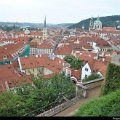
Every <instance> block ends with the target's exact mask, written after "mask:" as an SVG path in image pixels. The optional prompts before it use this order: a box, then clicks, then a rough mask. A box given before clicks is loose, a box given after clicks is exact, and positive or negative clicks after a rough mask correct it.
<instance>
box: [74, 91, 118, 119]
mask: <svg viewBox="0 0 120 120" xmlns="http://www.w3.org/2000/svg"><path fill="white" fill-rule="evenodd" d="M75 116H115V117H116V116H120V89H119V90H117V91H115V92H112V93H110V94H108V95H106V96H102V97H99V98H95V99H93V100H91V101H89V102H87V103H86V104H83V105H82V106H81V107H80V109H79V110H78V111H77V112H76V113H75Z"/></svg>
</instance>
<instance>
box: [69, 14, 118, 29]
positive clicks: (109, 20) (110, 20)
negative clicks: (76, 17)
mask: <svg viewBox="0 0 120 120" xmlns="http://www.w3.org/2000/svg"><path fill="white" fill-rule="evenodd" d="M99 18H100V20H101V22H102V25H103V27H108V26H109V27H117V26H120V15H112V16H105V17H99ZM90 19H91V18H88V19H85V20H82V21H80V22H78V23H76V24H73V25H71V26H69V27H68V28H69V29H74V28H82V26H83V25H84V28H85V29H86V30H88V29H89V22H90ZM96 19H97V17H96V18H93V20H94V21H95V20H96Z"/></svg>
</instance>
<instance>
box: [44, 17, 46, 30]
mask: <svg viewBox="0 0 120 120" xmlns="http://www.w3.org/2000/svg"><path fill="white" fill-rule="evenodd" d="M44 28H46V16H45V19H44Z"/></svg>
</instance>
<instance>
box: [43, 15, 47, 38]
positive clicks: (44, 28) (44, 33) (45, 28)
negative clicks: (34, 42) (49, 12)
mask: <svg viewBox="0 0 120 120" xmlns="http://www.w3.org/2000/svg"><path fill="white" fill-rule="evenodd" d="M43 40H47V27H46V16H45V19H44V27H43Z"/></svg>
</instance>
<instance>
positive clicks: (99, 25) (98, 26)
mask: <svg viewBox="0 0 120 120" xmlns="http://www.w3.org/2000/svg"><path fill="white" fill-rule="evenodd" d="M93 29H95V30H102V22H101V21H100V19H99V16H98V17H97V20H95V21H94V26H93Z"/></svg>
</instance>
